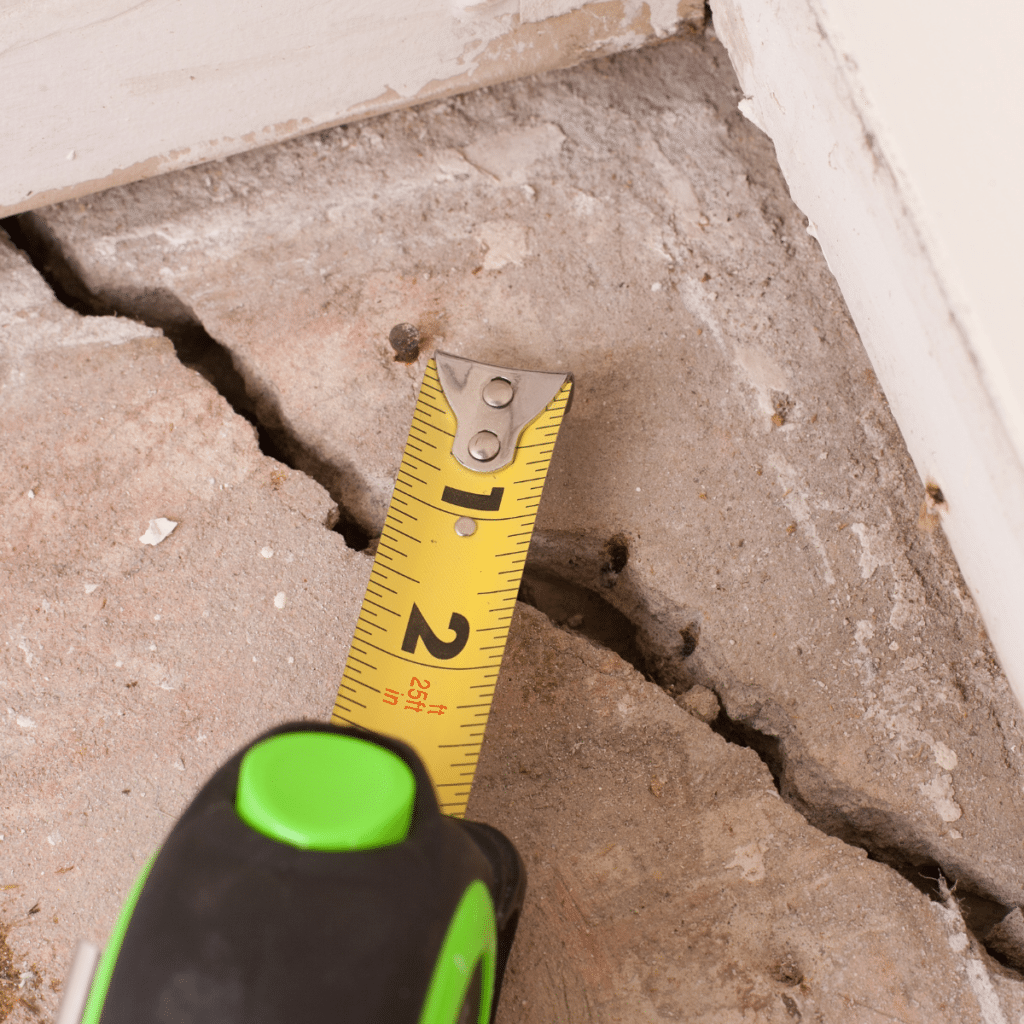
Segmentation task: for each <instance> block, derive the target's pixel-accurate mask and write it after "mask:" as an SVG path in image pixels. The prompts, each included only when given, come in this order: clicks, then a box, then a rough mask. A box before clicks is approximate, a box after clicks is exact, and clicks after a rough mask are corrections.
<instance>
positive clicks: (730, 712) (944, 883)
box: [519, 535, 1024, 973]
mask: <svg viewBox="0 0 1024 1024" xmlns="http://www.w3.org/2000/svg"><path fill="white" fill-rule="evenodd" d="M519 596H520V600H523V601H525V602H526V603H528V604H530V605H532V606H533V607H535V608H538V609H539V610H540V611H542V612H544V613H545V614H546V615H547V616H548V617H549V618H550V619H551V620H552V621H553V622H554V623H555V624H556V625H558V626H561V627H562V628H564V629H568V630H571V631H574V632H578V633H581V634H582V635H584V636H586V637H587V638H588V639H590V640H592V641H593V642H595V643H598V644H600V645H602V646H604V647H607V648H609V649H611V650H614V651H615V652H616V653H617V654H619V655H620V657H622V658H624V659H625V660H626V661H629V662H630V664H632V665H633V666H634V667H635V668H636V669H637V670H638V671H639V672H641V673H642V674H644V675H645V676H646V677H647V678H648V679H649V680H651V681H652V682H654V683H656V684H657V685H658V686H660V687H661V688H662V689H664V690H665V691H666V692H667V693H668V694H669V695H670V696H672V697H674V698H676V699H677V701H678V702H679V703H681V704H682V705H683V706H684V707H686V706H687V702H686V700H685V697H686V695H687V694H688V693H690V692H691V691H693V690H695V689H703V690H704V691H710V692H711V693H714V695H715V697H716V698H717V699H718V702H719V708H720V710H719V711H718V714H717V715H714V716H712V715H708V714H701V715H699V717H702V718H704V719H705V720H706V721H707V722H708V724H709V725H710V727H711V728H712V729H713V730H714V731H715V732H716V733H718V734H719V735H720V736H722V737H723V738H724V739H725V740H726V741H727V742H729V743H734V744H736V745H738V746H742V747H746V748H749V749H750V750H752V751H754V753H756V754H757V755H758V757H759V758H760V759H761V760H762V761H763V762H764V764H765V766H766V767H767V769H768V771H769V773H770V774H771V777H772V779H773V781H774V783H775V787H776V789H777V790H778V793H779V796H780V797H781V798H782V799H783V800H784V801H785V802H786V803H787V804H789V805H790V806H791V807H792V808H793V809H794V810H796V811H797V812H798V813H799V814H800V815H801V816H802V817H803V818H804V819H805V820H806V821H807V822H808V823H809V824H810V825H812V826H813V827H815V828H817V829H818V830H819V831H821V832H823V833H825V834H826V835H829V836H833V837H834V838H836V839H839V840H841V841H842V842H844V843H846V844H847V845H849V846H855V847H858V848H860V849H862V850H864V851H866V852H867V854H868V856H869V857H870V858H871V859H872V860H875V861H878V862H880V863H883V864H886V865H887V866H888V867H890V868H892V869H893V870H894V871H896V872H897V873H898V874H900V875H902V876H903V878H905V879H906V880H907V881H908V882H910V884H912V885H913V886H914V887H915V888H916V889H918V890H920V891H921V892H923V893H924V894H925V895H927V896H928V897H929V898H930V899H932V900H933V901H935V902H936V903H939V904H945V903H946V901H947V898H948V893H949V890H948V888H947V887H948V885H949V884H950V883H951V884H952V891H953V893H954V894H955V898H956V900H957V902H958V904H959V908H960V912H961V914H962V915H963V918H964V923H965V926H966V927H967V929H968V931H970V932H971V934H972V935H973V936H974V937H975V938H976V939H977V940H978V941H979V942H981V943H982V945H984V946H985V948H986V949H987V951H988V952H989V954H990V955H991V956H992V957H993V958H994V959H996V960H998V961H999V962H1000V963H1001V964H1003V966H1004V967H1007V968H1008V969H1010V970H1014V971H1016V972H1018V973H1020V972H1021V966H1022V957H1024V946H1021V947H1020V948H1018V944H1017V943H1016V942H1015V941H1014V940H1013V939H1009V940H1008V938H1007V932H1008V931H1009V928H1008V927H1000V926H1001V925H1002V923H1003V922H1004V921H1009V920H1011V918H1012V919H1014V920H1015V919H1016V918H1015V915H1019V914H1020V911H1019V910H1018V909H1017V908H1015V907H1012V906H1007V905H1005V904H1003V903H1001V902H1000V901H999V900H998V899H996V898H994V897H993V895H992V894H991V893H989V892H988V891H987V890H986V886H985V884H984V881H983V879H981V878H980V877H979V875H977V874H975V873H972V872H971V871H970V870H965V869H964V867H963V865H958V864H950V863H948V862H944V858H942V857H941V855H940V854H937V853H936V852H935V851H934V850H933V849H932V848H931V846H930V844H929V843H928V841H927V837H926V836H922V835H920V834H919V832H918V830H916V829H915V828H914V825H913V822H912V821H910V820H909V819H908V818H906V817H905V816H902V815H899V814H897V813H894V812H893V811H892V810H890V809H888V808H884V807H878V806H870V805H866V804H865V803H864V801H863V798H862V797H861V795H860V794H857V793H855V792H852V791H849V788H848V787H843V786H841V785H839V784H838V783H837V780H836V779H835V778H834V776H832V775H831V774H830V773H829V772H828V769H827V766H825V765H821V764H816V763H810V762H809V759H808V758H807V754H806V751H805V748H804V744H803V743H802V741H801V737H800V734H799V730H798V729H797V728H796V726H795V725H794V724H793V723H792V722H791V721H790V720H789V717H788V716H787V715H786V713H785V711H784V710H783V709H782V708H781V707H780V706H779V705H778V704H777V703H775V702H773V701H771V700H770V699H767V698H766V697H765V696H764V695H763V694H759V693H757V692H756V690H755V688H752V687H748V686H744V685H743V684H740V683H738V681H736V680H735V679H730V678H729V677H728V670H727V669H725V668H724V663H723V659H722V658H720V657H718V656H716V652H714V651H713V650H708V649H707V645H701V643H700V616H699V613H697V612H695V611H694V610H692V609H684V608H678V609H666V610H663V611H662V612H661V614H659V615H658V616H654V615H652V614H651V612H650V609H649V607H648V606H647V603H646V601H645V599H644V597H643V595H642V594H640V593H639V591H638V589H637V588H636V586H635V584H634V583H633V581H632V580H631V579H630V577H629V574H628V541H627V539H626V538H625V537H622V536H619V537H614V538H611V539H610V540H609V541H607V542H605V543H604V544H603V545H601V544H595V543H594V542H593V540H592V539H590V538H583V537H577V538H566V537H564V536H550V535H549V536H544V535H540V536H536V537H535V538H534V544H533V545H532V547H531V551H530V560H529V561H528V562H527V566H526V571H525V573H524V579H523V587H522V589H521V591H520V595H519ZM797 766H798V767H797Z"/></svg>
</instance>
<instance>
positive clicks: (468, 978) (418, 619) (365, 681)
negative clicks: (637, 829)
mask: <svg viewBox="0 0 1024 1024" xmlns="http://www.w3.org/2000/svg"><path fill="white" fill-rule="evenodd" d="M571 394H572V379H571V377H570V376H569V375H567V374H557V373H541V372H528V371H522V370H509V369H503V368H502V367H497V366H488V365H486V364H483V363H477V362H473V361H471V360H468V359H461V358H459V357H457V356H451V355H444V354H439V355H438V356H437V357H436V359H434V360H431V362H430V364H429V365H428V367H427V370H426V374H425V376H424V380H423V384H422V387H421V389H420V394H419V398H418V400H417V402H416V411H415V413H414V415H413V423H412V427H411V428H410V432H409V440H408V442H407V443H406V448H405V454H404V455H403V457H402V466H401V469H400V471H399V474H398V480H397V482H396V484H395V491H394V495H393V496H392V499H391V507H390V509H389V510H388V515H387V519H386V521H385V524H384V530H383V532H382V534H381V538H380V543H379V545H378V548H377V553H376V557H375V559H374V563H373V569H372V571H371V574H370V582H369V585H368V586H367V591H366V597H365V599H364V601H363V606H362V609H361V611H360V613H359V620H358V623H357V626H356V632H355V638H354V639H353V641H352V645H351V649H350V652H349V657H348V661H347V662H346V665H345V671H344V675H343V677H342V681H341V686H340V688H339V691H338V697H337V700H336V702H335V706H334V712H333V714H332V716H331V717H332V725H330V726H329V725H314V724H310V723H292V724H291V725H286V726H281V727H279V728H278V729H275V730H272V731H271V732H269V733H267V734H265V735H264V736H262V737H259V738H258V739H257V740H256V741H255V742H253V743H251V744H249V745H247V746H246V747H245V748H243V749H242V750H241V751H239V752H238V753H237V754H236V755H235V756H234V757H233V758H231V759H230V760H229V761H228V762H227V763H226V764H225V765H223V766H222V767H221V768H220V769H219V770H218V771H217V773H216V774H215V775H214V776H213V777H212V778H211V779H210V780H209V782H207V784H206V785H205V786H204V787H203V789H202V790H201V792H200V793H199V794H198V796H197V797H196V798H195V800H194V801H193V802H192V804H191V805H190V806H189V808H188V809H187V810H186V811H185V813H184V814H183V815H182V816H181V818H180V819H179V820H178V822H177V823H176V825H175V826H174V828H173V829H172V830H171V833H170V834H169V835H168V837H167V839H166V840H165V842H164V845H163V847H162V848H161V849H160V850H159V851H158V853H156V854H154V856H153V857H152V858H150V861H149V862H148V864H147V865H146V867H145V868H144V869H143V872H142V875H141V877H140V878H139V879H138V880H137V882H136V884H135V886H134V888H133V890H132V892H131V893H130V895H129V897H128V899H127V901H126V902H125V905H124V908H123V909H122V912H121V916H120V918H119V919H118V921H117V923H116V925H115V926H114V930H113V933H112V934H111V937H110V941H109V942H108V944H107V948H106V950H105V951H104V953H103V956H102V958H100V957H99V950H98V949H97V948H96V947H95V946H92V945H91V944H90V943H83V944H81V945H80V947H79V950H78V953H77V954H76V957H75V961H74V963H73V964H72V968H71V972H70V974H69V977H68V980H67V984H66V986H65V993H64V998H63V1000H62V1002H61V1007H60V1011H59V1013H58V1018H57V1021H58V1024H140V1022H144V1024H149V1022H150V1021H154V1022H155V1021H163V1020H171V1019H173V1020H192V1021H196V1022H197V1024H241V1022H242V1021H250V1020H255V1019H257V1018H258V1019H260V1020H263V1021H266V1022H267V1024H285V1022H288V1021H291V1020H302V1021H306V1022H308V1024H318V1022H320V1021H324V1022H327V1021H334V1020H337V1019H338V1014H339V1013H341V1014H342V1016H344V1017H345V1019H346V1020H352V1021H354V1022H366V1024H370V1022H374V1021H381V1020H387V1021H391V1022H394V1024H469V1022H470V1021H473V1022H475V1024H488V1022H491V1024H493V1020H494V1014H495V1012H496V1007H497V1000H498V995H499V993H500V989H501V979H502V976H503V974H504V970H505V963H506V961H507V958H508V954H509V950H510V948H511V945H512V941H513V938H514V936H515V931H516V924H517V922H518V919H519V911H520V908H521V907H522V903H523V897H524V893H525V888H526V875H525V866H524V864H523V862H522V859H521V858H520V856H519V854H518V852H517V851H516V849H515V846H514V845H513V844H512V843H511V842H510V840H509V839H508V838H506V837H505V836H504V835H502V834H501V833H500V832H499V831H498V830H497V829H494V828H491V827H489V826H487V825H483V824H480V823H476V822H470V821H465V820H459V821H456V820H452V819H453V818H462V815H463V813H464V811H465V808H466V802H467V800H468V798H469V792H470V788H471V786H472V782H473V775H474V773H475V770H476V763H477V759H478V757H479V753H480V747H481V744H482V743H483V737H484V729H485V727H486V724H487V717H488V714H489V712H490V707H491V698H492V696H493V694H494V687H495V684H496V682H497V678H498V670H499V668H500V666H501V659H502V655H503V654H504V650H505V640H506V637H507V636H508V629H509V625H510V623H511V621H512V612H513V609H514V607H515V602H516V595H517V593H518V591H519V581H520V578H521V576H522V573H523V565H524V563H525V562H526V552H527V550H528V548H529V545H530V536H531V534H532V533H533V524H534V521H535V520H536V517H537V509H538V507H539V505H540V496H541V492H542V490H543V489H544V480H545V477H546V476H547V470H548V465H549V464H550V461H551V455H552V452H553V451H554V447H555V440H556V438H557V436H558V429H559V427H560V425H561V422H562V417H563V416H564V415H565V412H566V409H567V407H568V403H569V399H570V396H571ZM339 726H340V727H341V728H338V727H339ZM417 755H419V756H418V757H417ZM431 783H432V785H431ZM435 796H436V799H435ZM292 964H295V965H296V969H294V970H293V969H292V968H291V965H292Z"/></svg>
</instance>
